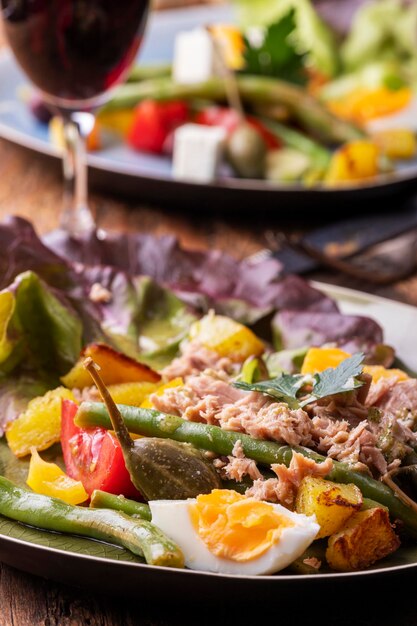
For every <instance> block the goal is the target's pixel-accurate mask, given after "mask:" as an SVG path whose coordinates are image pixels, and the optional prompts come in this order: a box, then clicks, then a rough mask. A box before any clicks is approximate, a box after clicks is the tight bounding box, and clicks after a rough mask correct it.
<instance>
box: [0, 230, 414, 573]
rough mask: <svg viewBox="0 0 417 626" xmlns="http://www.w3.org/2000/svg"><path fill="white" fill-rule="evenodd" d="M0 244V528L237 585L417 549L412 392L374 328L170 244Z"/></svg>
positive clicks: (11, 235) (23, 233) (63, 239)
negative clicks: (46, 534)
mask: <svg viewBox="0 0 417 626" xmlns="http://www.w3.org/2000/svg"><path fill="white" fill-rule="evenodd" d="M0 242H1V244H2V245H3V246H4V249H5V252H6V254H5V255H4V256H3V257H2V258H3V261H1V260H0V270H1V271H0V276H1V277H2V284H1V286H0V287H1V289H2V290H1V291H0V324H1V331H2V332H1V342H0V371H1V378H0V407H1V413H0V415H1V421H0V427H1V429H2V434H3V435H4V437H3V440H2V441H1V442H0V448H1V455H0V458H1V459H2V460H3V461H2V465H1V466H0V467H1V468H2V471H1V472H0V473H1V474H2V475H1V476H0V515H1V516H3V517H4V518H9V519H11V520H15V522H17V523H20V524H24V525H30V526H34V527H36V528H40V529H43V530H45V531H54V532H60V533H65V534H72V535H78V536H82V537H88V538H91V539H95V540H98V541H104V542H107V543H109V544H113V545H116V546H121V547H123V548H125V549H126V550H128V551H130V552H131V553H132V554H133V555H135V557H136V558H137V559H138V561H139V562H143V561H145V562H146V563H148V564H149V565H151V566H152V565H160V566H164V567H175V568H183V567H186V568H188V569H192V570H198V571H207V572H215V573H218V574H232V575H238V576H243V575H250V576H251V575H267V574H274V573H276V572H280V571H286V572H290V573H293V574H294V575H296V574H312V575H313V574H315V573H317V572H327V573H328V572H351V571H363V570H365V569H367V568H370V567H373V566H375V564H378V563H379V562H380V561H381V560H382V559H387V561H386V562H387V564H388V565H389V557H390V555H392V554H394V553H395V552H396V550H397V549H398V548H399V547H400V545H401V544H403V545H405V546H407V544H410V545H412V544H413V542H415V537H416V531H417V511H416V504H415V502H414V500H413V492H412V487H413V483H414V481H415V474H414V471H415V464H416V449H417V425H416V410H417V382H416V378H414V376H413V373H412V372H410V371H409V370H407V368H406V366H405V365H404V364H402V363H401V362H400V361H399V360H398V358H397V357H396V355H395V350H394V348H392V347H390V346H388V345H386V344H384V340H383V333H382V329H381V328H380V326H379V325H378V324H377V323H376V322H375V321H374V320H372V319H370V318H367V317H365V316H358V315H345V314H342V313H341V312H340V311H339V309H338V306H337V303H336V302H334V301H333V300H332V299H331V298H329V297H328V296H326V295H324V294H323V293H321V292H320V291H318V290H317V289H315V288H313V287H312V286H311V285H309V284H308V283H307V282H305V281H304V280H303V279H301V278H299V277H296V276H290V275H288V276H285V275H284V274H283V273H282V271H281V270H282V268H280V266H279V264H278V263H277V262H276V261H274V260H273V259H267V260H263V261H258V262H251V261H250V260H246V261H242V262H238V261H235V260H234V259H232V258H231V257H229V256H228V255H226V254H223V253H220V252H218V251H210V252H190V251H185V250H183V249H182V248H181V247H179V245H178V243H177V242H176V241H175V240H174V239H173V238H170V237H165V238H162V239H156V238H154V237H151V236H149V235H125V236H123V237H120V236H119V237H117V238H114V239H112V238H110V237H109V238H106V239H104V240H100V239H98V238H97V237H96V236H95V235H92V236H91V238H90V239H89V240H88V241H74V240H72V239H70V238H69V237H68V236H67V235H66V234H65V233H63V232H60V231H57V232H55V233H52V234H50V235H49V236H48V237H47V238H46V239H45V241H44V242H41V241H40V240H39V239H38V237H37V236H36V234H35V232H34V230H33V228H32V227H31V225H30V224H29V223H28V222H25V221H24V220H22V219H18V218H13V219H10V220H8V221H7V222H5V223H3V224H2V225H0ZM54 250H59V251H60V255H58V254H56V253H55V252H54ZM116 260H117V261H116ZM2 264H4V267H2ZM6 264H7V265H6ZM28 268H31V269H28ZM53 449H54V450H55V460H56V461H57V462H53V463H52V462H51V458H50V455H49V453H50V451H51V450H53ZM4 459H6V461H4ZM17 466H19V471H17V470H16V467H17ZM16 476H19V477H22V476H23V477H24V478H23V480H21V479H16Z"/></svg>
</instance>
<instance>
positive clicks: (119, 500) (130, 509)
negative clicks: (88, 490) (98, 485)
mask: <svg viewBox="0 0 417 626" xmlns="http://www.w3.org/2000/svg"><path fill="white" fill-rule="evenodd" d="M90 507H91V508H92V509H114V510H116V511H121V512H122V513H126V515H130V516H131V517H140V519H144V520H147V521H148V522H150V521H151V519H152V516H151V511H150V509H149V507H148V505H147V504H143V503H142V502H136V500H129V498H125V497H124V496H115V495H113V494H112V493H107V491H100V489H95V490H94V491H93V493H92V494H91V498H90Z"/></svg>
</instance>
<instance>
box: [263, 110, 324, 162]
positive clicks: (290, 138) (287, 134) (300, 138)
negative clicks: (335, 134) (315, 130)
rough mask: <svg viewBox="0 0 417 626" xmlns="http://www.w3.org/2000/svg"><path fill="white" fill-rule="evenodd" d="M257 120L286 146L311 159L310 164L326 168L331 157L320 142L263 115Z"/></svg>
mask: <svg viewBox="0 0 417 626" xmlns="http://www.w3.org/2000/svg"><path fill="white" fill-rule="evenodd" d="M259 120H260V121H261V122H262V124H263V125H264V126H265V127H266V128H267V129H268V130H269V131H270V132H271V133H273V134H274V135H275V136H276V137H277V138H278V139H280V140H281V141H282V142H283V143H284V144H285V145H286V146H287V147H288V148H293V149H294V150H298V151H299V152H302V153H303V154H305V155H307V156H308V157H309V158H310V160H311V165H312V166H314V167H316V168H322V169H326V168H327V166H328V165H329V163H330V159H331V153H330V150H327V148H324V147H323V146H322V145H321V144H319V143H317V141H314V139H311V138H310V137H306V135H303V134H302V133H300V132H299V131H297V130H294V129H293V128H289V127H288V126H284V124H280V123H279V122H275V121H273V120H268V119H267V118H265V117H261V118H259Z"/></svg>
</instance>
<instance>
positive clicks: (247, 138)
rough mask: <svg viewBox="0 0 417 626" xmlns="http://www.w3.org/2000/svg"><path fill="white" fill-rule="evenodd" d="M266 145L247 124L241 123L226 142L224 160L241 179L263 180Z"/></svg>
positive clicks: (257, 133)
mask: <svg viewBox="0 0 417 626" xmlns="http://www.w3.org/2000/svg"><path fill="white" fill-rule="evenodd" d="M266 151H267V150H266V144H265V141H264V140H263V138H262V137H261V135H260V134H259V132H258V131H257V130H256V129H255V128H253V126H251V125H250V124H249V123H248V122H241V123H240V124H239V125H238V126H237V127H236V128H235V130H234V131H233V133H232V134H231V135H230V136H229V138H228V139H227V141H226V158H227V160H228V161H229V163H230V165H231V166H232V167H233V169H234V170H235V172H236V173H237V174H238V175H239V176H241V177H242V178H263V176H264V169H265V158H266Z"/></svg>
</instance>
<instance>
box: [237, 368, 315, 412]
mask: <svg viewBox="0 0 417 626" xmlns="http://www.w3.org/2000/svg"><path fill="white" fill-rule="evenodd" d="M305 378H306V377H305V376H302V375H301V374H297V375H295V376H292V375H291V374H282V376H278V377H277V378H272V379H271V380H263V381H261V382H259V383H252V384H249V383H244V382H235V383H234V384H233V386H234V387H238V389H244V390H245V391H259V392H260V393H265V394H266V395H268V396H271V397H272V398H274V399H275V400H279V401H280V402H286V403H287V404H288V406H290V407H291V408H293V409H296V408H298V407H299V406H300V405H299V402H298V400H297V393H298V391H299V390H300V389H301V387H302V386H303V385H304V384H305Z"/></svg>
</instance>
